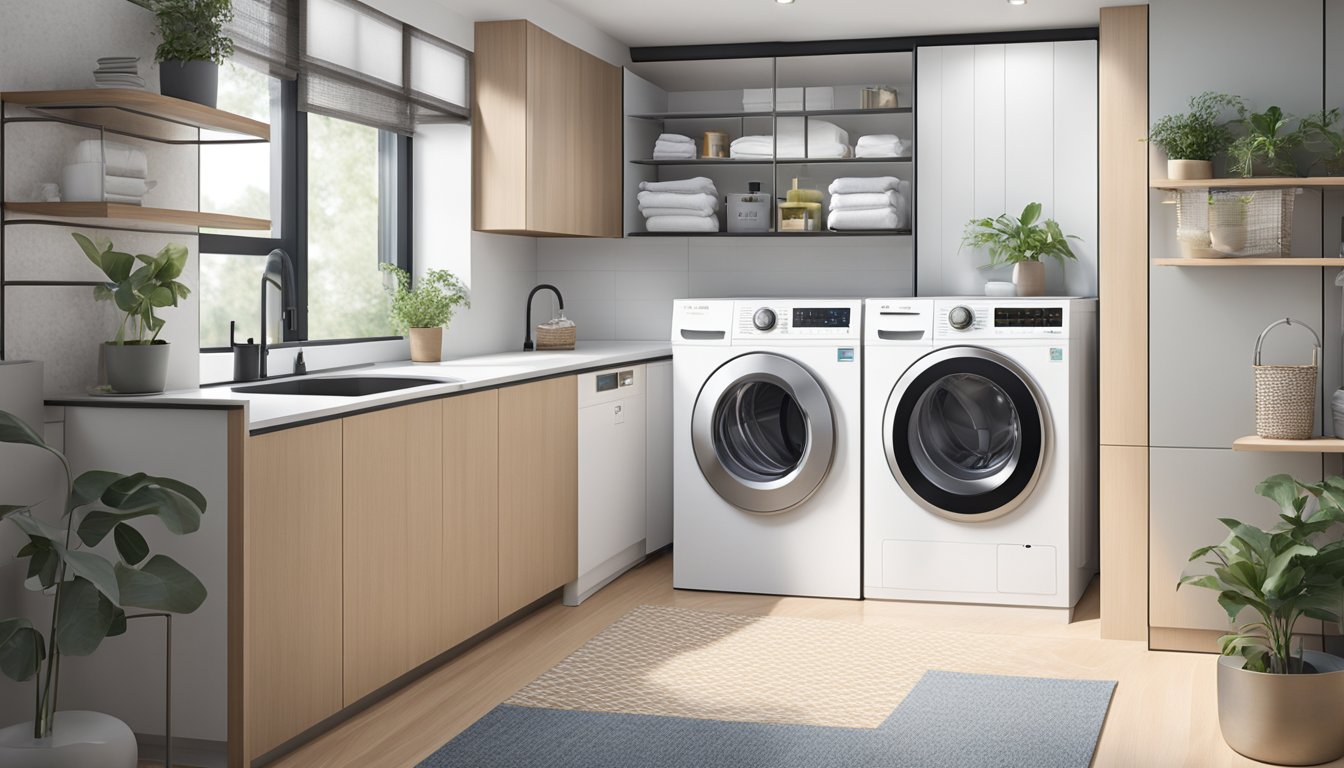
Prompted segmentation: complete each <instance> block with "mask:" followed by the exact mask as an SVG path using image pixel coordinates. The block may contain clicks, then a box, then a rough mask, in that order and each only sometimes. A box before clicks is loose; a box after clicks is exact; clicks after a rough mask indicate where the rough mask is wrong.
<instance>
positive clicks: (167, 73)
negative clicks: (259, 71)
mask: <svg viewBox="0 0 1344 768" xmlns="http://www.w3.org/2000/svg"><path fill="white" fill-rule="evenodd" d="M152 7H153V9H154V24H155V29H156V31H157V32H158V34H159V39H160V40H161V41H162V42H160V43H159V48H158V50H157V51H155V53H154V58H155V60H156V61H158V62H159V92H160V93H162V94H163V95H164V96H172V97H173V98H177V99H185V100H187V101H194V102H196V103H197V104H204V105H205V106H207V107H213V106H215V104H216V102H217V101H218V98H219V65H220V64H223V63H224V62H225V60H227V59H228V58H229V57H230V56H232V55H233V40H231V39H230V38H229V37H227V36H226V35H225V34H224V25H225V24H227V23H228V22H230V21H232V20H233V2H232V0H154V4H153V6H152Z"/></svg>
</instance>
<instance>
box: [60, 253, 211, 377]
mask: <svg viewBox="0 0 1344 768" xmlns="http://www.w3.org/2000/svg"><path fill="white" fill-rule="evenodd" d="M74 238H75V242H77V243H79V247H80V248H81V249H83V251H84V255H85V256H87V257H88V258H89V261H91V262H93V265H94V266H96V267H98V268H99V269H100V270H102V271H103V274H104V275H106V276H107V279H108V281H109V282H108V283H107V284H106V285H98V286H94V289H93V295H94V298H96V299H97V300H99V301H111V302H114V303H116V305H117V309H119V310H121V312H122V319H121V324H120V325H119V326H117V335H116V338H114V339H113V340H112V341H109V342H107V343H105V344H104V345H103V362H104V363H105V364H106V368H107V385H108V386H109V387H110V388H111V389H112V391H113V392H116V393H119V394H146V393H153V392H162V391H163V387H164V383H165V382H166V381H167V378H168V352H169V345H168V342H166V341H161V340H160V339H159V333H160V332H162V331H163V324H164V321H163V318H161V317H159V316H158V310H160V309H164V308H166V307H175V306H177V302H178V300H179V299H185V298H186V297H187V296H189V295H190V294H191V289H190V288H187V286H185V285H183V284H182V283H180V282H178V281H177V278H179V277H181V276H182V270H183V269H184V268H185V267H186V265H187V247H186V246H185V245H180V244H178V243H170V244H168V245H165V246H164V247H163V249H162V250H160V251H159V252H158V253H157V254H155V255H153V256H146V255H143V254H141V255H139V256H132V255H131V254H129V253H122V252H120V251H114V250H112V243H111V241H107V240H104V241H100V242H98V243H95V242H94V241H93V240H90V239H89V238H88V237H85V236H84V235H81V234H79V233H78V232H76V233H74Z"/></svg>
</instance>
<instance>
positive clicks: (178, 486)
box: [0, 411, 206, 768]
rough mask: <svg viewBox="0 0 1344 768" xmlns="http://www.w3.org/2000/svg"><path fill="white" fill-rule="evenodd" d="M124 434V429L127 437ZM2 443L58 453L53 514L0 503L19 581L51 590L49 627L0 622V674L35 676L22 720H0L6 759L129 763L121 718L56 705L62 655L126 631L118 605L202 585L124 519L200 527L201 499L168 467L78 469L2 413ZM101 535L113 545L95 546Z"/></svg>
mask: <svg viewBox="0 0 1344 768" xmlns="http://www.w3.org/2000/svg"><path fill="white" fill-rule="evenodd" d="M128 439H130V437H129V436H128ZM0 442H3V443H13V444H18V445H28V446H32V447H33V448H34V449H35V450H42V451H46V452H47V453H49V454H51V455H52V457H54V459H55V460H57V461H59V462H60V465H61V468H62V469H63V470H64V473H65V475H64V477H65V488H66V493H65V500H64V505H63V507H62V508H61V513H60V514H54V515H47V516H46V517H48V518H50V519H43V516H40V515H39V514H38V513H37V511H36V510H35V509H34V508H33V506H31V505H29V504H22V503H21V504H16V505H0V523H4V524H12V525H15V526H18V528H19V530H20V531H22V532H23V533H24V535H26V536H27V537H28V543H27V544H25V545H24V547H23V549H20V550H19V552H18V558H19V559H20V560H27V570H26V573H27V582H26V586H28V587H29V588H30V589H33V590H41V591H42V592H44V593H45V594H47V595H49V596H51V597H52V610H51V618H50V625H49V629H48V632H47V634H46V635H45V636H43V634H42V631H41V630H39V629H38V628H37V626H35V624H34V622H33V621H32V620H30V619H28V618H23V617H18V618H7V619H3V620H0V672H3V673H4V674H5V676H6V677H8V678H10V679H12V680H15V681H18V682H24V681H28V680H35V691H36V696H35V697H34V700H33V704H34V709H33V719H32V721H31V722H27V723H21V724H18V725H12V726H9V727H7V728H3V729H0V766H5V768H58V767H59V768H135V766H136V762H137V759H138V757H137V749H136V742H135V736H134V734H132V733H131V729H130V728H129V727H127V726H126V724H125V723H123V722H122V721H120V720H118V719H117V718H115V717H112V716H111V715H106V714H102V713H99V712H84V711H78V710H59V709H58V707H57V694H58V692H59V689H58V685H59V683H60V667H61V657H63V656H88V655H89V654H91V653H93V652H94V651H96V650H97V649H98V646H99V645H100V644H101V643H102V641H103V638H105V637H113V636H115V635H119V634H121V633H123V632H125V631H126V619H127V615H126V611H127V609H137V608H139V609H145V610H148V611H162V612H168V613H191V612H193V611H195V610H196V609H197V608H199V607H200V606H201V604H202V603H203V602H204V601H205V595H206V592H205V586H204V585H203V584H201V582H200V580H199V579H197V578H196V577H195V576H194V575H192V573H191V572H190V571H188V570H187V569H186V568H184V567H183V566H182V565H180V564H179V563H178V562H177V561H175V560H173V559H172V558H170V557H168V556H167V555H151V554H150V550H149V544H148V543H146V541H145V537H144V536H143V535H142V534H141V533H140V532H139V531H138V530H137V529H136V528H135V527H134V526H133V525H132V524H131V523H132V521H134V520H136V519H138V518H143V517H157V518H158V519H159V520H160V521H161V522H162V524H163V526H164V527H165V528H167V529H168V530H169V531H170V532H172V533H175V534H188V533H191V532H193V531H195V530H197V529H198V528H200V526H201V515H202V514H204V512H205V497H204V496H202V495H201V493H200V491H198V490H196V489H195V488H193V487H191V486H189V485H187V484H186V483H182V482H179V481H177V480H173V479H170V478H166V477H151V476H149V475H145V474H140V473H137V474H133V475H122V474H118V473H116V472H104V471H101V470H93V471H90V472H85V473H83V474H81V475H80V476H78V477H74V476H73V475H72V474H71V468H70V462H69V461H67V460H66V458H65V456H64V455H62V454H61V452H60V451H58V450H56V449H55V448H52V447H51V446H49V445H47V444H46V443H45V442H43V440H42V438H40V437H38V435H37V433H35V432H34V431H33V430H32V429H31V428H29V427H28V425H26V424H25V423H24V422H23V421H22V420H21V419H19V418H18V417H16V416H14V415H12V414H10V413H6V412H4V411H0ZM109 538H110V539H111V543H112V548H111V549H109V548H107V547H104V548H103V552H104V553H106V554H107V555H111V554H112V551H113V550H114V551H115V557H107V556H105V555H104V554H102V553H99V552H95V551H94V550H93V548H94V547H97V546H99V545H100V544H102V543H103V542H104V541H105V540H107V539H109Z"/></svg>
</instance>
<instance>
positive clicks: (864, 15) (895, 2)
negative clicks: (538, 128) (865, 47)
mask: <svg viewBox="0 0 1344 768" xmlns="http://www.w3.org/2000/svg"><path fill="white" fill-rule="evenodd" d="M554 2H556V3H557V4H558V5H562V6H564V7H566V8H568V9H570V10H571V11H573V12H575V13H577V14H578V15H580V16H582V17H584V18H586V19H587V20H588V21H589V22H591V23H592V24H593V25H594V26H596V27H598V28H599V29H601V30H602V31H603V32H606V33H607V34H609V35H611V36H612V37H614V38H616V39H617V40H619V41H621V42H623V43H625V44H627V45H630V46H634V47H639V46H658V45H697V44H706V43H752V42H775V41H792V40H842V39H846V38H863V37H904V36H910V35H937V34H952V33H968V32H998V31H1007V30H1018V29H1051V28H1060V27H1091V26H1096V24H1097V17H1098V8H1100V7H1101V6H1102V5H1105V4H1113V3H1110V2H1108V3H1103V2H1101V0H1027V4H1026V5H1022V6H1012V5H1009V4H1008V3H1007V2H1006V0H794V2H793V4H792V5H780V4H778V3H776V2H775V0H554Z"/></svg>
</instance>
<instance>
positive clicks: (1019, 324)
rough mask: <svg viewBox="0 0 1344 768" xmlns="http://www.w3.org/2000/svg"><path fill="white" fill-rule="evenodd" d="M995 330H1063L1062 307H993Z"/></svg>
mask: <svg viewBox="0 0 1344 768" xmlns="http://www.w3.org/2000/svg"><path fill="white" fill-rule="evenodd" d="M994 327H995V328H1063V327H1064V309H1063V308H1062V307H995V308H994Z"/></svg>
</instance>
